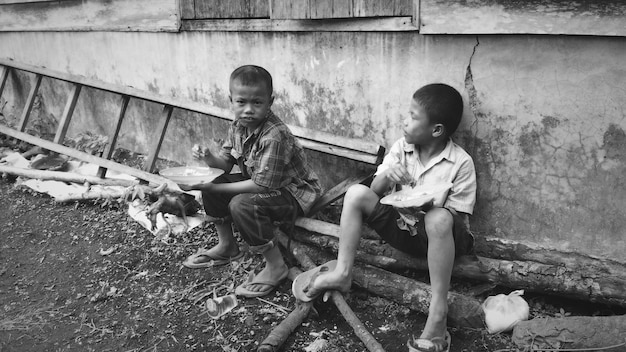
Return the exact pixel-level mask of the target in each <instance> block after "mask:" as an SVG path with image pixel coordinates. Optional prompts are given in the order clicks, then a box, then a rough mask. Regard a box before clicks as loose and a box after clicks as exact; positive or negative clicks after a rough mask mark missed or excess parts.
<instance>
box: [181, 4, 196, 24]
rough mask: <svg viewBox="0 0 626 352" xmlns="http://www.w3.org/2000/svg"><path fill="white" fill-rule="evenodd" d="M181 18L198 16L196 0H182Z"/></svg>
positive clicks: (188, 18)
mask: <svg viewBox="0 0 626 352" xmlns="http://www.w3.org/2000/svg"><path fill="white" fill-rule="evenodd" d="M180 18H181V19H183V20H193V19H194V18H196V10H195V0H180Z"/></svg>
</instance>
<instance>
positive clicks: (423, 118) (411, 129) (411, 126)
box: [403, 99, 443, 145]
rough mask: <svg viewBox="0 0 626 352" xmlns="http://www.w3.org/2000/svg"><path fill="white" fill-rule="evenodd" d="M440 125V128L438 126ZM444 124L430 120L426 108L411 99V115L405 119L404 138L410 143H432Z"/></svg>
mask: <svg viewBox="0 0 626 352" xmlns="http://www.w3.org/2000/svg"><path fill="white" fill-rule="evenodd" d="M438 127H439V128H438ZM442 128H443V126H441V125H437V124H434V123H431V122H430V119H429V118H428V115H427V114H426V111H425V110H424V108H423V107H422V106H421V105H420V103H418V102H417V101H415V99H413V100H411V108H410V110H409V116H408V117H407V118H406V119H405V120H404V129H403V131H404V139H405V140H406V142H407V143H409V144H415V145H425V144H430V143H431V142H432V141H433V140H434V139H435V138H436V137H437V135H438V134H437V133H438V132H437V130H438V129H439V130H441V129H442Z"/></svg>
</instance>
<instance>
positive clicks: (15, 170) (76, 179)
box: [0, 165, 139, 187]
mask: <svg viewBox="0 0 626 352" xmlns="http://www.w3.org/2000/svg"><path fill="white" fill-rule="evenodd" d="M0 173H7V174H11V175H16V176H22V177H27V178H32V179H39V180H54V181H61V182H73V183H78V184H84V183H90V184H93V185H103V186H124V187H129V186H133V185H137V184H139V181H135V180H124V179H116V178H100V177H97V176H86V175H80V174H76V173H71V172H62V171H48V170H36V169H24V168H20V167H14V166H7V165H0Z"/></svg>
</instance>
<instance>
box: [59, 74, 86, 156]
mask: <svg viewBox="0 0 626 352" xmlns="http://www.w3.org/2000/svg"><path fill="white" fill-rule="evenodd" d="M81 88H82V85H80V84H77V83H75V84H74V86H73V87H72V90H71V91H70V96H69V97H68V98H67V103H66V104H65V109H64V110H63V115H62V116H61V121H59V127H58V128H57V132H56V135H55V136H54V143H58V144H63V140H64V139H65V134H66V133H67V129H68V128H69V127H70V121H71V120H72V114H74V108H75V107H76V102H78V95H79V94H80V90H81Z"/></svg>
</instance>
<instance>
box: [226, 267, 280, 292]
mask: <svg viewBox="0 0 626 352" xmlns="http://www.w3.org/2000/svg"><path fill="white" fill-rule="evenodd" d="M288 275H289V269H287V270H285V272H284V273H283V274H281V275H280V278H279V279H278V280H275V281H266V280H264V281H259V280H255V279H254V277H253V275H252V274H250V275H249V276H248V280H246V282H244V283H242V284H241V285H239V286H237V288H236V289H235V294H236V295H237V296H241V297H247V298H254V297H263V296H267V295H269V294H270V293H272V291H274V290H275V289H276V287H278V285H280V284H281V283H282V282H283V281H284V280H285V279H286V278H287V276H288ZM247 285H265V286H266V287H267V288H266V289H265V290H262V291H250V290H249V289H247V288H246V286H247Z"/></svg>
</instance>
